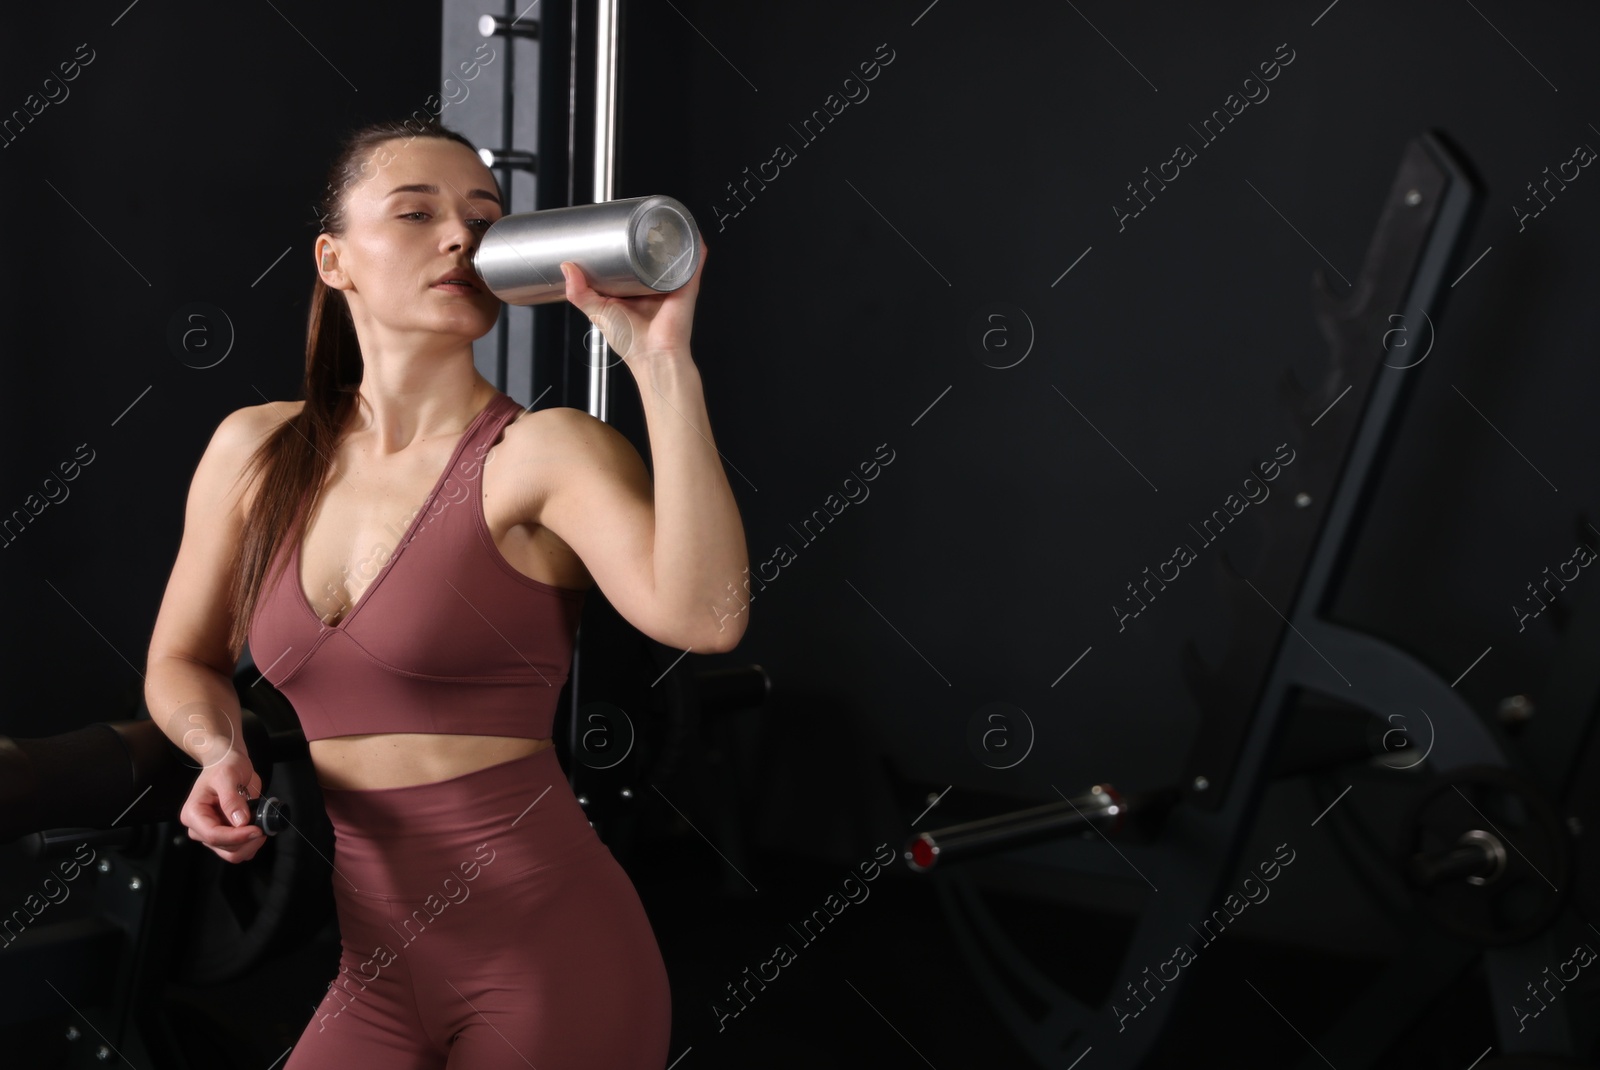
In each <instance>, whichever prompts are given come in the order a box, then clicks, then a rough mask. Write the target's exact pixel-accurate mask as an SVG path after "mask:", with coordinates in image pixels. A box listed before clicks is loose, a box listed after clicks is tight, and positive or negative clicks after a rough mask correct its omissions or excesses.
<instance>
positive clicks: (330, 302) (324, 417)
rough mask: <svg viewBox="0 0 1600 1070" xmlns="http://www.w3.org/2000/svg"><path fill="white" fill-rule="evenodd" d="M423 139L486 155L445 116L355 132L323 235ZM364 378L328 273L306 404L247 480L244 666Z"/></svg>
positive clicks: (259, 454) (240, 578) (325, 208)
mask: <svg viewBox="0 0 1600 1070" xmlns="http://www.w3.org/2000/svg"><path fill="white" fill-rule="evenodd" d="M415 137H435V138H448V139H450V140H452V141H457V142H460V143H461V144H462V145H465V146H466V147H467V148H469V149H471V150H472V151H473V152H474V153H476V152H477V151H478V149H477V146H476V145H474V144H473V143H472V142H471V141H469V140H467V138H466V137H464V136H462V135H461V134H459V133H457V132H455V131H454V130H451V129H449V128H448V127H446V126H444V125H443V124H442V123H440V122H438V121H437V119H429V120H427V121H425V122H424V121H416V120H412V119H405V120H387V121H384V122H378V123H372V124H370V125H367V126H363V127H360V128H357V129H355V130H352V131H350V132H349V133H347V134H346V135H345V137H344V140H343V142H342V143H341V144H340V147H339V152H338V154H337V156H336V157H335V158H334V161H333V164H332V166H331V167H330V168H329V170H328V182H327V185H326V187H325V188H324V190H323V194H322V198H321V200H320V201H319V203H318V204H317V206H316V213H317V220H316V222H315V224H314V225H315V226H316V227H317V228H318V233H319V234H320V233H328V234H332V235H335V236H343V234H344V232H345V227H346V225H347V220H346V218H345V199H346V196H347V195H348V193H349V191H350V188H351V187H352V186H354V185H355V184H356V183H357V182H359V181H360V180H361V179H363V178H365V177H367V168H368V166H369V159H370V157H371V156H372V154H373V152H374V151H375V150H376V149H377V148H378V147H379V146H380V145H381V144H382V143H383V142H385V141H390V140H394V139H399V138H403V139H406V140H407V141H409V140H410V139H412V138H415ZM361 373H362V362H361V346H360V343H359V342H358V341H357V338H356V332H355V325H354V323H353V322H352V321H351V318H350V306H349V303H348V302H347V301H346V299H345V296H344V291H342V290H335V289H334V288H333V287H331V286H329V285H328V284H327V283H325V282H323V281H322V276H320V275H318V276H317V277H316V279H315V280H314V281H313V283H312V287H311V312H310V314H309V315H308V316H307V318H306V370H305V381H304V383H303V384H302V390H303V391H304V393H305V397H306V403H305V406H304V407H303V408H302V409H301V410H300V412H299V413H298V414H296V415H295V416H294V417H292V418H291V419H288V420H285V421H284V422H283V423H282V424H281V425H280V426H279V427H278V428H277V429H276V430H275V431H274V432H273V433H272V434H271V435H270V436H269V437H268V438H267V440H266V441H265V442H263V443H262V444H261V445H260V446H259V447H257V448H256V450H255V452H254V453H253V454H251V456H250V459H249V461H248V462H247V463H246V465H245V469H244V472H243V478H244V479H245V481H246V482H247V483H248V482H249V480H250V479H251V478H252V477H253V476H254V474H256V473H258V472H259V473H260V476H261V486H260V488H259V490H258V492H257V494H256V497H255V500H254V501H253V502H252V504H251V507H250V510H249V512H248V514H247V515H246V516H245V519H244V530H243V532H242V535H241V538H240V545H239V552H238V557H237V558H236V560H235V566H236V567H235V568H234V569H233V577H234V580H233V587H232V589H231V590H230V591H229V592H228V605H229V610H230V612H231V616H232V623H231V625H230V628H229V632H228V650H229V654H230V655H231V657H232V658H233V659H234V660H238V657H239V655H240V653H241V652H242V651H243V649H244V644H245V639H246V637H247V636H248V634H249V631H250V621H251V618H252V617H254V615H255V608H256V601H257V599H258V597H259V596H260V593H261V590H262V588H263V586H264V584H265V582H266V579H267V570H268V568H269V567H270V566H271V564H272V559H273V556H274V555H275V554H276V553H277V552H278V548H279V547H280V546H282V545H283V544H284V542H285V540H287V539H290V538H298V537H299V536H300V533H301V531H300V529H301V528H302V527H303V526H304V523H303V521H302V522H301V523H299V524H297V523H296V519H297V517H309V516H311V515H312V514H313V512H314V510H315V509H316V505H317V500H318V499H319V498H320V497H321V494H322V485H323V481H324V480H325V479H326V477H327V473H328V468H329V466H330V463H331V462H330V460H329V458H330V457H331V456H332V455H333V450H334V446H335V445H336V444H337V443H338V441H339V436H340V434H341V433H342V431H343V429H344V427H345V424H346V423H347V422H348V420H349V419H350V416H351V414H352V413H353V412H354V411H355V408H356V405H357V404H358V401H359V398H358V396H357V391H358V388H359V386H360V384H361ZM308 499H309V500H308ZM302 502H303V503H304V504H305V508H304V509H303V510H302V509H301V508H300V505H301V503H302ZM291 528H293V529H294V530H293V531H291ZM285 564H287V556H286V558H285ZM295 582H299V577H295Z"/></svg>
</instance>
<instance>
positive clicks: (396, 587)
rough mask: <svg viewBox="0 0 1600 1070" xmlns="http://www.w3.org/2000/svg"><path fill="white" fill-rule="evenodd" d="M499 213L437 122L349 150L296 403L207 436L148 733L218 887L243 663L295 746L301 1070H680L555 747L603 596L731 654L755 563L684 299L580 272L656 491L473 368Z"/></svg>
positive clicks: (653, 987) (683, 639)
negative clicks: (319, 985)
mask: <svg viewBox="0 0 1600 1070" xmlns="http://www.w3.org/2000/svg"><path fill="white" fill-rule="evenodd" d="M497 189H498V187H497V186H496V184H495V182H494V178H493V175H492V174H491V173H490V172H489V170H488V169H487V168H486V167H485V166H484V165H483V164H482V163H481V162H480V160H479V159H478V157H477V155H476V152H475V151H474V149H473V146H472V145H471V143H470V142H468V141H467V140H466V139H465V138H463V137H461V136H460V135H459V134H456V133H454V132H452V131H449V130H447V129H445V128H443V127H442V126H439V125H437V124H433V125H429V126H427V127H423V128H421V129H420V130H414V129H413V128H411V127H408V126H406V125H402V124H399V123H386V124H378V125H376V126H371V127H366V128H364V129H362V130H359V131H356V132H355V133H354V134H353V135H351V136H350V138H349V139H348V140H347V141H346V143H345V145H344V147H343V149H342V151H341V153H340V154H339V158H338V159H337V160H336V162H335V163H334V166H333V168H332V171H331V178H330V181H329V184H328V189H327V193H326V196H325V200H324V202H323V204H322V205H321V206H320V208H319V213H320V215H321V222H322V227H323V229H322V232H321V233H319V234H318V235H317V239H316V245H315V249H314V263H315V264H316V266H317V271H318V279H317V282H316V284H315V290H314V293H313V296H312V305H311V313H310V318H309V324H308V340H307V358H306V375H305V383H304V391H305V395H306V399H305V401H303V402H270V403H267V404H263V405H255V406H248V407H246V408H242V409H239V410H238V411H236V412H234V413H232V414H230V415H229V416H228V417H227V418H226V419H224V420H223V421H222V423H221V425H220V426H219V427H218V429H217V431H216V433H215V434H214V435H213V437H212V439H211V442H210V444H209V445H208V446H207V448H206V451H205V455H204V457H203V458H202V459H201V461H200V464H199V466H198V468H197V470H196V472H195V476H194V481H193V484H192V487H191V489H190V494H189V501H188V507H187V516H186V520H185V524H184V535H183V542H182V546H181V547H180V549H179V552H178V557H177V561H176V563H175V565H174V567H173V571H172V577H171V579H170V580H169V582H168V585H167V590H166V594H165V597H164V598H163V600H162V604H161V610H160V615H159V616H158V617H157V620H156V624H155V630H154V633H153V636H152V639H151V645H150V654H149V670H148V675H147V684H146V700H147V704H148V705H149V708H150V710H151V712H152V715H153V716H154V717H155V719H156V720H157V721H159V722H162V723H163V724H164V725H165V727H166V731H167V733H168V735H169V736H171V737H172V738H173V740H174V742H176V743H178V745H180V746H181V747H183V748H184V750H185V751H187V752H188V753H189V754H191V755H192V756H193V757H194V758H195V759H196V760H197V761H198V762H200V764H201V766H202V770H201V773H200V775H199V777H198V778H197V779H196V781H195V786H194V790H193V791H192V792H191V794H190V796H189V798H188V801H187V802H186V804H185V805H184V807H183V810H182V813H181V817H182V820H183V823H184V824H185V825H186V826H188V829H189V836H190V837H191V838H193V839H196V840H199V841H200V842H201V843H204V844H205V845H206V846H208V847H210V848H211V849H212V850H213V851H215V852H216V853H217V854H218V855H220V856H221V857H222V858H225V859H227V860H229V861H231V862H244V861H247V860H249V859H250V858H252V857H253V856H254V855H255V853H256V852H257V851H258V850H260V848H261V845H262V843H263V842H264V841H263V839H262V837H261V835H260V833H259V830H258V829H257V828H255V827H254V826H253V825H250V824H248V822H249V814H248V811H247V809H246V807H247V804H248V802H249V800H250V799H253V798H256V797H258V796H259V795H260V792H261V780H260V777H259V776H257V775H256V773H255V771H254V769H253V768H252V767H251V764H250V761H249V758H248V756H247V755H246V754H245V753H244V751H243V750H242V749H240V748H236V747H234V746H233V745H232V742H233V741H234V740H235V739H237V738H239V727H238V722H239V704H238V700H237V698H236V697H235V695H234V691H233V686H232V683H231V680H232V673H233V670H234V667H235V665H236V663H237V660H238V656H239V654H240V652H241V650H242V647H243V643H244V640H245V639H246V638H247V637H248V639H249V641H250V648H251V653H252V655H253V657H254V658H255V661H256V663H257V664H258V665H259V666H260V667H261V668H262V671H263V673H264V674H265V675H266V677H267V678H268V679H269V680H271V681H272V683H273V684H274V685H276V686H278V687H280V688H281V689H282V691H283V693H284V694H285V695H286V696H287V697H288V698H289V700H290V701H291V702H292V703H293V704H294V706H295V709H296V712H297V713H298V714H299V717H300V720H301V724H302V726H303V727H304V728H305V731H306V738H307V739H308V740H310V741H311V742H310V754H311V760H312V763H313V765H314V767H315V769H316V774H317V779H318V781H319V782H320V783H321V785H322V787H323V789H324V791H323V796H324V799H325V801H326V804H327V809H328V815H329V818H330V820H331V822H332V824H333V827H334V830H335V833H336V838H337V839H336V847H335V850H334V856H333V858H332V859H331V860H330V861H331V864H332V873H331V877H332V880H333V887H334V894H335V900H336V904H337V908H338V918H339V927H340V936H341V943H342V955H341V958H340V966H339V973H338V975H337V976H336V978H335V980H334V982H333V983H332V984H331V985H330V987H329V990H328V992H327V995H326V996H325V998H324V999H323V1000H322V1003H321V1005H320V1006H319V1007H318V1008H317V1010H316V1013H315V1015H314V1016H313V1018H312V1020H311V1022H309V1023H308V1024H307V1026H306V1028H305V1031H304V1033H303V1034H302V1035H301V1038H300V1041H299V1043H298V1044H297V1045H296V1047H295V1049H294V1051H293V1053H292V1054H291V1055H290V1057H289V1059H288V1061H287V1062H286V1064H285V1067H286V1070H324V1068H333V1067H338V1068H340V1070H349V1068H350V1067H357V1066H383V1067H386V1068H391V1067H392V1068H423V1067H449V1068H451V1070H482V1068H498V1067H511V1066H515V1067H526V1066H528V1065H530V1064H531V1065H533V1066H537V1067H541V1068H547V1067H591V1066H592V1067H596V1068H606V1070H617V1068H634V1067H636V1068H640V1070H643V1068H646V1067H648V1068H652V1070H657V1068H660V1067H662V1066H664V1065H665V1063H666V1058H667V1045H668V1039H669V1036H668V1034H669V1029H670V1017H671V1015H670V1010H671V1008H670V996H669V992H668V987H667V977H666V971H665V968H664V966H663V963H662V960H661V954H660V951H659V949H658V947H657V944H656V941H655V936H654V933H653V931H652V929H651V926H650V922H649V919H648V918H647V917H646V915H645V913H644V909H643V907H642V905H641V903H640V901H639V898H638V895H637V893H636V891H635V890H634V887H633V885H632V883H631V882H630V881H629V879H628V877H627V875H626V873H624V872H623V870H622V869H621V867H620V866H619V865H618V864H617V862H616V861H615V859H614V858H613V857H612V855H611V853H610V851H609V850H608V849H607V848H606V847H605V845H604V844H603V843H602V842H601V841H600V839H599V837H598V836H597V835H596V834H595V832H594V830H593V828H591V827H590V826H589V824H588V821H587V819H586V818H585V816H584V813H583V810H582V809H581V807H579V805H578V803H577V800H576V798H574V796H573V794H572V792H571V790H570V788H569V787H568V785H567V782H566V778H565V777H564V776H563V774H562V772H561V768H560V766H559V764H558V762H557V760H556V757H555V751H554V750H553V749H551V747H552V741H551V738H550V736H551V731H550V728H551V723H552V720H553V718H554V716H555V705H556V699H557V696H558V694H559V692H560V689H561V685H562V683H563V682H564V681H565V679H566V676H567V673H568V671H569V670H570V667H571V655H572V641H573V638H574V633H575V630H576V628H577V623H578V616H579V611H580V608H581V606H582V601H583V598H584V596H585V593H586V592H587V590H588V589H589V588H591V587H593V586H596V585H598V586H599V587H600V588H602V589H603V590H604V592H605V594H606V597H607V598H608V599H609V600H610V601H611V603H612V604H613V605H614V606H615V607H616V608H617V610H618V612H620V613H621V614H622V615H623V616H624V617H625V618H627V619H628V620H629V621H630V622H631V623H632V624H634V625H635V626H636V627H637V628H638V629H639V630H640V631H642V632H644V633H645V634H646V635H649V636H651V637H652V638H654V639H656V640H658V641H660V642H662V643H665V644H667V645H669V646H674V647H678V648H680V649H693V650H696V651H700V652H712V651H726V650H729V649H731V648H732V647H733V646H734V645H736V644H737V642H738V641H739V638H740V637H741V635H742V633H743V629H744V626H745V623H746V622H747V620H748V615H747V614H744V613H738V614H729V613H727V612H725V611H724V610H723V609H722V608H721V607H722V604H723V598H722V592H724V591H727V590H731V589H733V588H732V587H731V585H732V584H733V583H734V582H735V581H736V580H738V579H739V578H740V577H741V575H742V572H743V570H744V568H745V567H746V565H747V563H748V559H747V557H746V552H745V542H744V531H743V528H742V526H741V523H740V519H739V514H738V509H737V506H736V505H735V502H734V498H733V493H732V490H731V488H730V487H729V486H728V482H727V479H726V477H725V476H724V474H723V472H722V468H721V465H720V463H719V457H718V454H717V451H716V448H715V446H714V445H713V443H712V439H711V429H710V425H709V421H708V418H707V415H706V409H705V400H704V397H703V394H702V392H701V389H700V381H699V373H698V371H697V369H696V368H695V365H694V363H693V361H692V359H691V358H690V354H689V334H690V326H691V321H692V318H693V311H694V303H695V297H696V294H697V293H698V291H699V285H700V270H698V269H697V270H696V272H695V275H694V278H693V279H691V281H690V282H689V283H688V284H687V285H686V286H684V287H683V288H682V289H680V290H677V291H676V292H674V293H671V294H667V295H664V296H658V295H652V296H646V297H636V298H628V299H616V298H608V297H603V296H601V295H599V294H597V293H595V292H594V291H593V290H592V289H591V288H590V287H589V286H588V283H587V280H586V279H585V278H584V277H583V274H582V272H581V271H579V270H578V269H577V268H576V267H575V266H574V265H569V264H563V265H562V271H563V273H564V275H565V278H566V285H567V290H566V294H567V298H568V299H569V300H570V301H571V302H572V303H573V304H575V305H576V306H577V307H578V308H579V309H580V310H582V311H583V312H584V313H585V314H586V315H587V316H588V317H589V318H590V320H591V321H592V322H594V323H595V324H596V325H597V326H599V327H600V329H601V330H602V331H603V332H604V334H605V335H606V338H607V341H608V342H609V343H610V344H611V345H612V347H613V349H614V350H615V351H616V352H617V353H618V355H619V356H621V357H622V358H623V360H624V361H625V362H626V364H627V366H628V368H629V370H630V371H631V372H632V373H633V375H634V377H635V379H636V380H637V382H638V385H639V388H640V396H641V398H642V400H643V407H644V412H645V416H646V422H647V426H648V432H649V436H650V447H651V454H652V456H653V458H654V460H655V479H654V486H652V481H651V477H650V475H649V474H648V473H647V472H646V470H645V467H644V464H643V461H642V459H641V458H640V456H639V454H638V452H637V451H636V450H635V449H634V448H633V446H632V445H631V444H630V443H629V442H628V440H627V439H626V438H624V437H623V436H622V435H621V434H619V433H618V432H617V431H616V430H615V429H613V428H611V427H610V426H608V425H607V424H605V423H604V422H602V421H600V420H597V419H595V418H593V417H592V416H590V415H589V414H587V413H585V412H582V411H580V410H577V409H572V408H563V407H555V408H548V409H543V410H540V411H538V412H534V413H526V412H524V411H523V410H522V408H521V406H520V405H518V404H517V403H516V402H515V401H513V400H512V399H510V398H509V397H507V396H506V395H505V394H503V393H501V392H500V391H498V390H496V389H495V388H494V386H493V385H492V384H491V383H489V382H488V381H487V380H485V379H484V378H483V377H482V376H480V375H479V374H478V373H477V371H476V369H475V368H474V366H473V361H472V342H473V340H474V339H476V338H479V337H482V336H483V335H484V334H485V333H487V332H488V331H489V329H490V328H491V327H492V326H493V325H494V323H495V320H496V317H497V316H498V314H499V309H500V303H499V301H498V300H497V299H496V298H495V297H494V296H493V295H492V294H490V293H489V292H488V291H487V290H486V288H485V287H484V286H483V285H482V282H481V280H478V279H477V277H476V275H475V274H474V273H473V271H472V269H471V263H472V254H473V252H474V250H475V249H476V246H477V243H478V242H479V240H480V238H481V235H482V233H483V232H484V231H485V230H487V229H488V227H489V225H490V224H491V223H493V222H494V220H496V219H497V218H499V216H500V214H501V204H500V200H499V197H498V193H497ZM702 268H703V261H702ZM449 279H454V280H456V281H442V280H449ZM430 488H431V489H430ZM369 602H373V603H374V604H373V605H371V606H370V607H369V606H368V603H369ZM292 834H293V833H291V835H292Z"/></svg>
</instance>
